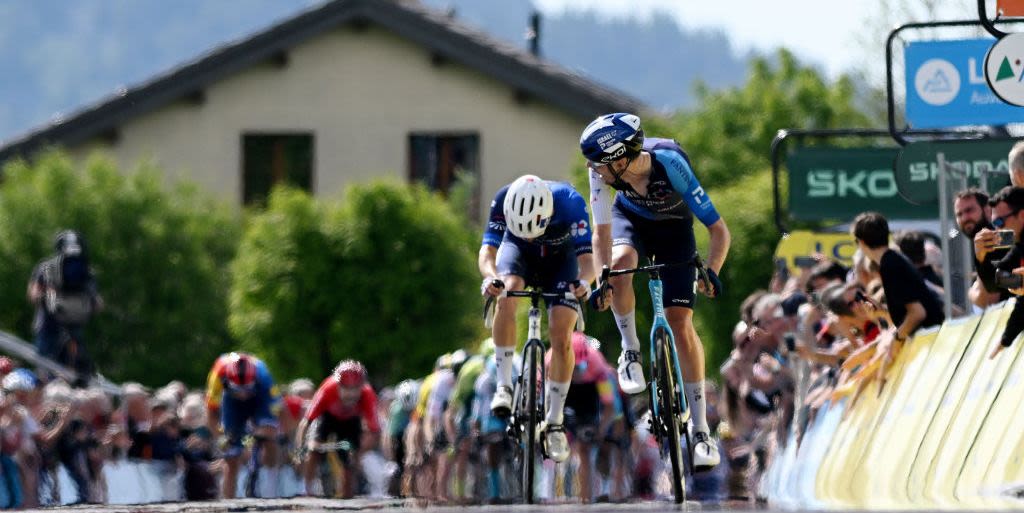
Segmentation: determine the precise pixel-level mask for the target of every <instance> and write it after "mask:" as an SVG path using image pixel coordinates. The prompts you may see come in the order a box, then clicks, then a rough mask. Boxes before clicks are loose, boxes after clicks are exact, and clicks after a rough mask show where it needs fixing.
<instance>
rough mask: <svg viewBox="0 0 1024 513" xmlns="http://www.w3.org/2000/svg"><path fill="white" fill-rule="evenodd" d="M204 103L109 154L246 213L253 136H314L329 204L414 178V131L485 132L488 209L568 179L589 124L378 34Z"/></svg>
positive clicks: (130, 129) (142, 123)
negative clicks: (510, 187) (245, 147)
mask: <svg viewBox="0 0 1024 513" xmlns="http://www.w3.org/2000/svg"><path fill="white" fill-rule="evenodd" d="M205 93H206V102H205V103H203V104H201V105H189V104H187V103H185V102H179V103H176V104H174V105H170V106H167V107H164V108H162V109H160V110H158V111H156V112H153V113H150V114H147V115H144V116H142V117H140V118H137V119H135V120H133V121H130V122H128V123H126V124H125V125H124V126H123V127H121V139H120V140H119V141H118V142H117V143H116V144H115V145H114V146H112V147H110V148H109V150H110V151H112V152H113V154H114V155H115V157H116V158H117V159H118V161H119V162H120V163H121V164H122V165H125V166H133V165H134V163H135V162H136V161H137V160H138V159H140V158H151V159H153V160H154V161H155V162H156V163H157V164H159V165H161V166H162V167H164V168H165V169H167V171H168V173H169V175H170V177H172V178H187V179H189V180H193V181H195V182H198V183H199V184H200V185H202V186H203V187H205V188H206V189H208V190H210V191H213V192H215V193H216V194H217V195H219V196H220V197H223V198H225V199H229V200H231V201H233V202H237V203H240V202H241V196H242V193H241V169H240V166H241V157H240V146H241V134H242V133H244V132H287V131H303V132H308V131H311V132H313V133H314V134H315V146H316V160H315V168H314V174H315V177H314V189H315V191H316V193H317V195H319V196H321V197H324V196H327V197H330V196H335V195H337V194H338V193H339V192H340V191H341V189H342V188H343V187H344V186H345V185H346V184H349V183H352V182H353V181H360V180H365V179H369V178H373V177H379V176H392V177H396V178H401V179H405V177H406V175H407V172H408V171H407V166H408V164H407V159H408V157H407V153H408V135H409V132H416V131H424V132H430V131H458V132H478V133H479V135H480V165H481V170H480V171H481V174H482V178H483V179H482V184H481V185H482V187H481V194H482V198H481V199H482V201H481V203H482V205H483V206H484V207H486V205H487V204H488V203H489V202H490V198H491V197H492V196H493V194H494V192H495V191H496V190H497V189H498V188H499V187H501V186H502V185H503V184H505V183H508V182H509V181H511V180H513V179H514V178H515V177H516V176H518V175H520V174H523V173H526V172H530V173H535V174H539V175H541V176H543V177H546V178H553V179H567V178H568V177H567V175H566V173H567V170H568V168H569V166H570V165H571V163H572V162H573V159H574V158H575V156H576V155H577V152H578V137H579V133H580V131H581V130H582V129H583V127H584V126H585V124H586V122H587V121H589V120H586V119H579V118H576V117H573V116H570V115H569V114H567V113H565V112H563V111H561V110H559V109H556V108H554V107H552V106H550V105H547V104H543V103H541V102H540V101H538V100H531V101H529V102H526V103H525V104H520V103H517V102H516V101H515V99H514V95H513V92H512V90H511V89H510V88H509V87H508V86H507V85H505V84H504V83H501V82H498V81H496V80H494V79H492V78H489V77H487V76H485V75H483V74H481V73H479V72H477V71H475V70H471V69H469V68H466V67H463V66H461V65H456V64H454V63H448V64H444V65H441V66H433V65H432V64H431V60H430V55H429V54H428V53H427V52H426V51H425V50H424V49H423V48H421V47H419V46H416V45H414V44H413V43H411V42H409V41H406V40H404V39H401V38H399V37H398V36H396V35H394V34H392V33H390V32H387V31H385V30H384V29H379V28H370V29H368V30H366V31H364V32H355V31H354V30H352V29H348V28H341V29H338V30H335V31H331V32H328V33H325V34H323V35H321V36H319V37H317V38H315V39H313V40H310V41H308V42H306V43H304V44H302V45H300V46H298V47H296V48H294V49H293V50H292V51H291V52H289V61H288V65H287V67H285V68H274V67H271V66H269V65H266V66H257V67H254V68H251V69H248V70H246V71H243V72H241V73H239V74H237V75H234V76H232V77H229V78H227V79H224V80H222V81H221V82H219V83H217V84H214V85H212V86H211V87H209V88H208V89H207V90H206V91H205ZM96 146H97V145H96V144H88V145H83V146H81V147H78V148H72V151H73V153H76V154H78V156H81V155H83V154H84V153H86V152H87V151H89V150H91V149H93V148H95V147H96ZM482 210H486V208H482ZM481 214H484V215H485V212H481Z"/></svg>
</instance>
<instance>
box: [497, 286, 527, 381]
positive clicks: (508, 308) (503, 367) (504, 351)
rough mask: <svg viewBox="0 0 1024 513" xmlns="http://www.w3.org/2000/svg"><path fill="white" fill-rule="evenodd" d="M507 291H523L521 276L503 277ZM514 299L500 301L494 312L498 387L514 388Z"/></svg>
mask: <svg viewBox="0 0 1024 513" xmlns="http://www.w3.org/2000/svg"><path fill="white" fill-rule="evenodd" d="M501 280H502V281H503V282H505V290H523V286H524V281H523V278H522V277H521V276H517V275H514V274H507V275H504V276H502V277H501ZM517 299H518V298H514V297H503V298H500V299H498V304H497V307H496V308H495V310H494V323H493V326H492V329H491V335H492V336H493V338H494V361H495V363H496V364H497V365H498V386H504V387H511V386H512V370H513V362H514V359H515V347H516V305H517Z"/></svg>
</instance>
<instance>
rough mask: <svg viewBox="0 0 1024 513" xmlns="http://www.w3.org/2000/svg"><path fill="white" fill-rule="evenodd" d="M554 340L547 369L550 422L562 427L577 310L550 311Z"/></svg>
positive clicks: (554, 307)
mask: <svg viewBox="0 0 1024 513" xmlns="http://www.w3.org/2000/svg"><path fill="white" fill-rule="evenodd" d="M548 323H549V325H550V326H549V328H550V334H549V336H550V338H551V364H550V365H549V366H548V389H547V396H546V397H547V399H546V402H547V406H548V412H547V419H546V420H547V422H548V424H561V423H562V409H563V408H564V407H565V397H566V395H568V394H569V383H570V382H571V381H572V369H573V366H574V365H575V364H576V360H575V357H574V356H573V352H572V342H571V340H572V330H573V327H574V326H575V325H576V310H575V309H573V308H569V307H567V306H565V305H554V306H552V307H551V308H550V310H549V319H548Z"/></svg>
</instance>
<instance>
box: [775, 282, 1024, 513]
mask: <svg viewBox="0 0 1024 513" xmlns="http://www.w3.org/2000/svg"><path fill="white" fill-rule="evenodd" d="M1012 308H1013V303H1012V302H1008V303H1005V304H1002V305H997V306H995V307H992V308H989V309H988V310H986V311H985V312H984V313H982V314H980V315H976V316H972V317H967V318H961V319H955V320H952V321H949V322H946V323H945V324H943V325H942V326H941V328H939V329H937V330H935V329H933V330H930V331H922V332H919V333H918V334H917V335H916V336H915V337H914V338H913V339H912V340H910V341H909V342H908V343H907V344H906V347H904V348H903V350H902V351H901V352H900V354H899V355H898V356H897V357H896V360H895V361H894V362H893V364H892V367H891V368H890V369H889V371H888V373H887V374H886V382H885V383H884V384H880V383H879V382H878V381H877V380H871V381H869V382H867V383H866V384H864V385H863V386H860V387H858V389H857V390H856V391H855V392H854V393H852V394H848V395H846V396H844V397H842V398H841V399H838V400H836V402H835V403H834V404H830V405H828V406H827V407H825V408H822V411H820V412H819V413H818V415H817V417H816V418H815V419H814V422H813V423H812V424H811V425H810V426H809V427H808V429H807V432H806V433H805V434H804V437H803V439H802V441H801V444H800V447H799V448H795V449H794V448H793V447H787V448H786V450H785V451H780V453H779V455H780V457H779V458H777V460H776V461H775V462H773V463H772V467H771V468H770V469H769V471H768V473H767V474H766V475H767V476H768V477H766V480H765V486H764V488H763V489H764V492H765V493H766V495H767V497H768V500H769V502H771V503H773V504H776V505H779V506H784V507H803V508H831V509H855V508H856V509H954V508H955V509H963V508H969V509H1008V508H1017V509H1020V508H1021V507H1024V501H1022V500H1019V499H1017V498H1016V497H1015V492H1016V491H1017V490H1020V489H1024V429H1022V427H1024V404H1022V403H1024V355H1022V354H1021V353H1022V352H1024V351H1021V345H1024V342H1022V341H1020V340H1018V341H1017V342H1016V343H1015V344H1014V345H1013V347H1011V348H1010V349H1008V350H1004V351H1003V352H1002V353H1001V354H999V355H998V356H997V357H996V358H995V359H989V358H988V355H989V353H990V352H991V351H992V349H993V348H994V347H995V345H996V343H997V341H998V340H999V338H1000V336H1001V335H1002V332H1003V329H1004V327H1005V326H1006V320H1007V318H1008V316H1009V313H1010V310H1011V309H1012ZM837 397H838V396H837ZM793 443H794V442H793V441H792V440H790V444H793Z"/></svg>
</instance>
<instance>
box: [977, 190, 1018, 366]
mask: <svg viewBox="0 0 1024 513" xmlns="http://www.w3.org/2000/svg"><path fill="white" fill-rule="evenodd" d="M989 205H990V206H991V207H992V226H993V227H994V228H996V230H1012V231H1013V246H1012V247H1011V248H1010V250H1009V251H1008V252H1007V253H1006V255H1004V256H1003V257H1002V258H1000V259H998V260H994V259H990V258H988V254H989V252H991V251H992V250H993V248H996V247H999V246H1000V245H1001V243H1000V242H999V241H1000V237H999V232H998V231H995V230H989V229H982V230H981V231H979V232H978V234H977V235H975V237H974V251H975V262H976V263H977V264H978V277H979V278H981V279H982V280H983V281H985V282H986V283H989V282H992V283H995V284H996V285H997V286H999V287H1001V288H1005V289H1008V290H1009V291H1010V292H1012V293H1014V294H1016V295H1018V296H1020V295H1024V287H1019V286H1014V284H1011V283H1008V282H1006V281H1004V280H1003V278H1006V279H1011V278H1013V275H1008V274H1006V273H1008V272H1012V273H1013V274H1014V275H1024V266H1022V262H1024V248H1022V247H1021V230H1022V229H1024V213H1022V212H1021V211H1022V210H1024V188H1022V187H1013V186H1007V187H1003V188H1002V189H1001V190H1000V191H999V192H997V193H996V195H995V196H993V197H992V199H991V200H989ZM1022 330H1024V301H1018V302H1017V303H1016V304H1015V305H1014V307H1013V311H1012V312H1010V318H1009V319H1007V321H1006V328H1005V329H1004V330H1003V335H1002V336H1001V337H1000V339H999V343H998V345H996V347H995V348H994V349H993V350H992V353H991V354H990V355H989V357H990V358H995V356H996V355H997V354H999V352H1000V351H1002V350H1003V348H1004V347H1009V346H1010V345H1011V344H1013V340H1014V339H1015V338H1017V335H1018V334H1020V332H1021V331H1022Z"/></svg>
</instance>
